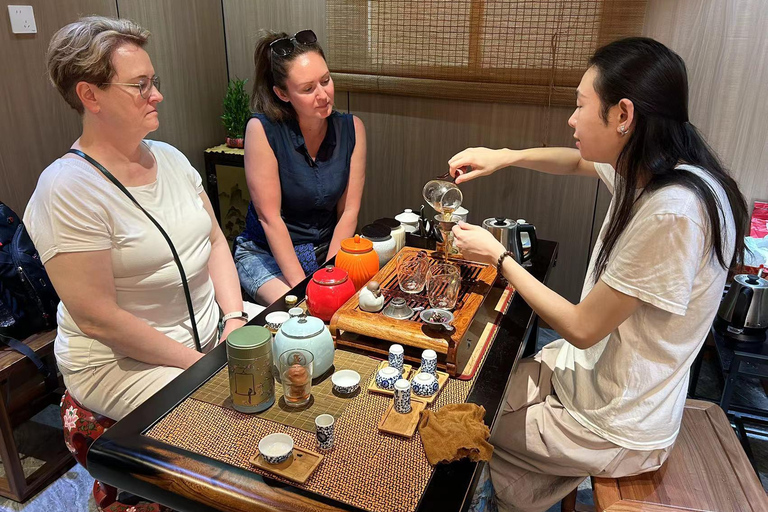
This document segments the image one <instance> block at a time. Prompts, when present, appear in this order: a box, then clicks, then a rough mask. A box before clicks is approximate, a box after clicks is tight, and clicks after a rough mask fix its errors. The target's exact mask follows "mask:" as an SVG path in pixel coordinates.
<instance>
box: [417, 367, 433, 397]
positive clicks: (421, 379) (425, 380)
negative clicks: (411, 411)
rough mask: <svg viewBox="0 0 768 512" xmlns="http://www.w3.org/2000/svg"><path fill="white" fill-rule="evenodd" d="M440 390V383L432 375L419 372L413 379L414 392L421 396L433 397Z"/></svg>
mask: <svg viewBox="0 0 768 512" xmlns="http://www.w3.org/2000/svg"><path fill="white" fill-rule="evenodd" d="M438 389H440V383H438V382H437V378H436V377H435V376H434V375H432V374H431V373H423V372H419V373H417V374H416V376H415V377H414V378H413V392H414V393H416V394H417V395H419V396H432V395H434V394H435V393H437V390H438Z"/></svg>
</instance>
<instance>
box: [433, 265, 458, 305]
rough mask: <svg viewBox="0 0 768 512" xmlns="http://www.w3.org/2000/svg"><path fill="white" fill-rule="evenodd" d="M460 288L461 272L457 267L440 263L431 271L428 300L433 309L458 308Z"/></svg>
mask: <svg viewBox="0 0 768 512" xmlns="http://www.w3.org/2000/svg"><path fill="white" fill-rule="evenodd" d="M459 288H461V272H460V271H459V267H457V266H456V265H451V264H450V263H438V264H436V265H433V266H432V268H430V269H429V273H428V274H427V298H428V299H429V305H430V306H431V307H433V308H437V309H447V310H451V309H453V308H454V307H456V300H458V298H459Z"/></svg>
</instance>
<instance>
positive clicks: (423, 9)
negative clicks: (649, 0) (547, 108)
mask: <svg viewBox="0 0 768 512" xmlns="http://www.w3.org/2000/svg"><path fill="white" fill-rule="evenodd" d="M326 6H327V7H326V9H327V23H328V56H329V62H330V65H331V71H332V72H333V73H334V75H333V76H334V81H335V83H336V87H337V88H339V89H341V90H349V91H363V92H378V93H385V94H399V95H406V96H424V97H442V98H459V99H469V100H480V101H497V102H498V101H501V102H511V103H531V104H539V105H541V104H543V105H572V104H573V102H574V94H575V92H574V91H575V88H576V86H578V84H579V81H580V80H581V76H582V74H583V72H584V70H585V67H586V63H587V60H588V59H589V57H590V56H591V55H592V53H593V52H594V50H595V49H596V48H598V47H599V46H602V45H603V44H606V43H608V42H610V41H613V40H615V39H619V38H622V37H627V36H631V35H638V34H640V33H641V31H642V27H643V20H644V17H645V6H646V0H540V1H531V0H327V2H326Z"/></svg>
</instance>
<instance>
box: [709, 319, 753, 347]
mask: <svg viewBox="0 0 768 512" xmlns="http://www.w3.org/2000/svg"><path fill="white" fill-rule="evenodd" d="M712 326H713V327H714V328H715V331H717V333H718V334H720V335H721V336H723V337H724V338H726V339H728V340H731V341H733V342H735V343H739V344H744V345H750V346H754V345H761V344H763V343H764V342H765V341H766V329H750V328H749V327H745V328H744V329H740V330H741V332H734V330H735V329H733V328H732V327H731V326H730V324H729V323H728V322H726V321H725V320H723V319H722V318H720V317H715V321H714V322H713V324H712Z"/></svg>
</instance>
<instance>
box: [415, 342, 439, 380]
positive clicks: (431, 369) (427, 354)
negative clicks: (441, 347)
mask: <svg viewBox="0 0 768 512" xmlns="http://www.w3.org/2000/svg"><path fill="white" fill-rule="evenodd" d="M419 371H420V372H421V373H430V374H432V375H434V376H435V377H437V353H436V352H435V351H434V350H432V349H427V350H425V351H424V352H422V353H421V369H420V370H419Z"/></svg>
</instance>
